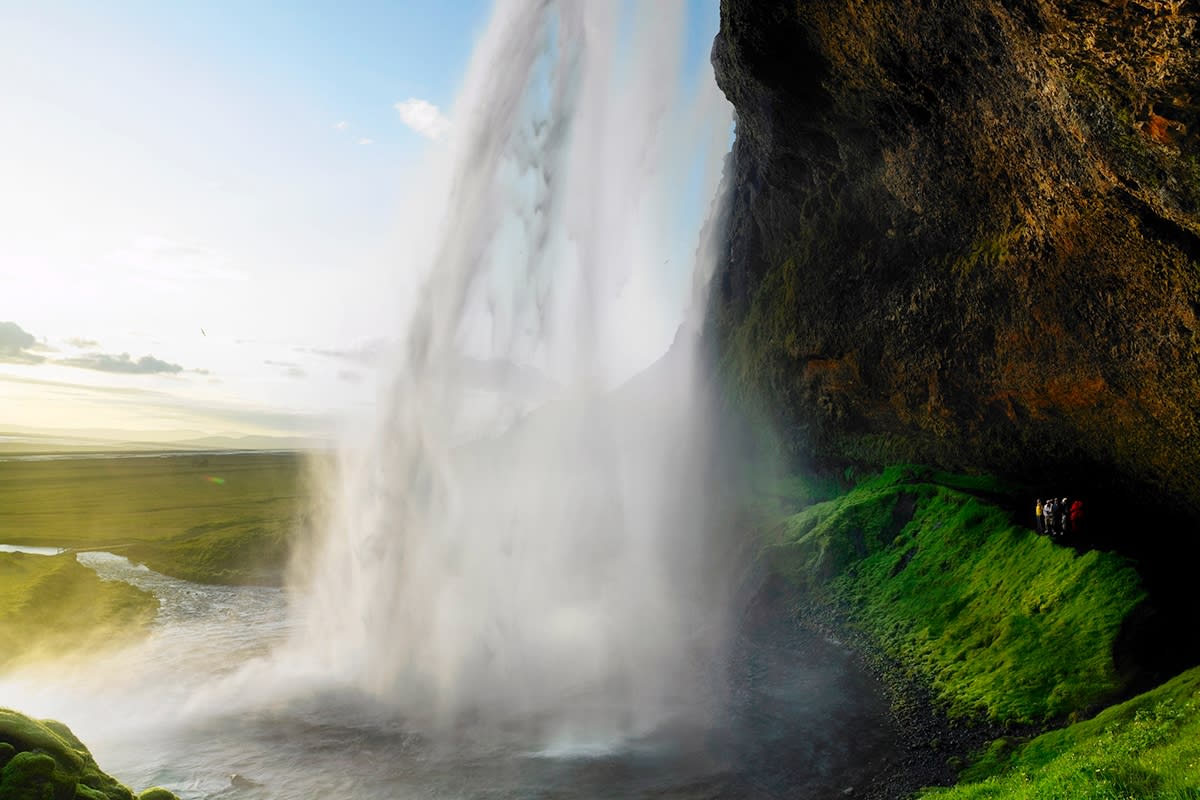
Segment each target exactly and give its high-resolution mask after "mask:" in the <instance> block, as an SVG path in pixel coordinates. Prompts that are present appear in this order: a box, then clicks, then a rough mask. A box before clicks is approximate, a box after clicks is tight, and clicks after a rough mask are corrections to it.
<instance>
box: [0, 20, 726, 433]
mask: <svg viewBox="0 0 1200 800" xmlns="http://www.w3.org/2000/svg"><path fill="white" fill-rule="evenodd" d="M644 1H645V2H651V0H644ZM716 6H717V3H716V0H711V1H710V2H701V1H700V0H695V2H691V3H689V12H690V17H689V24H688V30H687V32H686V36H687V41H686V44H685V47H686V50H685V52H686V56H685V57H686V60H687V62H688V64H689V66H690V67H694V71H695V72H697V73H699V72H702V71H703V70H702V66H703V64H704V63H705V62H706V61H707V57H708V52H709V48H710V46H711V41H712V37H713V35H714V34H715V32H716V28H717V8H716ZM633 8H634V11H635V13H636V6H633ZM489 12H490V4H489V3H487V2H483V0H455V2H446V1H445V0H407V1H404V2H357V3H355V2H337V3H334V2H309V3H298V2H289V3H286V4H285V3H275V2H262V1H253V2H246V0H237V1H236V2H233V1H230V0H210V1H209V2H203V3H199V2H195V3H162V2H157V1H151V0H146V1H145V2H137V1H136V0H115V1H114V2H107V3H102V4H101V3H92V2H87V1H85V0H80V1H76V2H61V1H58V0H42V2H38V3H23V2H15V0H14V1H10V0H0V97H4V98H5V107H4V111H3V114H4V124H3V125H0V175H3V176H4V179H3V181H0V434H4V433H6V432H12V431H39V432H47V433H49V432H56V431H75V432H80V431H86V432H90V433H93V434H96V435H101V434H102V433H104V432H122V433H124V434H126V435H128V436H129V437H130V438H153V437H155V436H159V437H167V438H170V437H177V436H178V435H179V433H180V432H194V433H196V434H205V435H248V434H263V435H289V436H305V437H320V438H324V437H328V436H331V435H333V434H335V433H336V432H337V430H338V428H339V426H340V425H342V424H343V423H344V421H345V420H346V419H348V418H352V417H354V416H355V415H358V414H361V413H363V412H364V411H365V410H367V409H369V408H370V407H371V405H372V403H373V400H374V396H375V387H376V385H377V384H378V382H379V381H380V380H381V374H382V372H384V371H385V370H386V365H385V364H384V363H381V362H382V361H383V359H381V354H383V353H385V352H386V351H387V349H388V346H389V343H394V342H395V340H396V338H397V337H398V336H400V335H401V332H402V330H403V325H402V317H403V315H404V313H405V312H406V309H407V307H408V306H407V303H406V298H411V297H412V296H413V294H414V292H415V291H416V283H417V281H418V280H419V276H418V271H419V270H418V268H417V267H416V266H414V265H413V264H411V263H409V262H407V261H406V260H405V258H404V255H405V252H406V251H405V244H406V241H405V232H404V226H403V225H402V224H400V221H401V220H403V219H404V218H405V217H406V215H407V214H408V213H409V212H410V211H411V210H412V209H413V208H414V207H416V206H419V205H420V203H421V200H422V196H423V193H424V187H423V186H422V185H421V176H422V175H423V174H424V173H423V172H422V165H423V164H424V163H425V162H426V161H427V160H428V159H429V158H430V157H431V154H433V153H436V151H437V149H438V148H440V147H443V146H444V142H445V140H446V138H447V136H448V135H450V133H451V131H452V130H453V120H452V119H450V118H449V115H450V111H449V109H450V108H451V107H452V106H453V103H454V98H455V94H456V90H457V88H458V85H459V82H460V81H461V79H462V77H463V72H464V70H465V68H466V66H467V62H468V59H469V57H470V54H471V51H472V48H473V45H474V43H475V41H476V38H477V37H478V35H479V34H480V33H481V32H482V30H483V28H484V26H485V25H486V22H487V18H488V15H489Z"/></svg>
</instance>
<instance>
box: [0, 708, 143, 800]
mask: <svg viewBox="0 0 1200 800" xmlns="http://www.w3.org/2000/svg"><path fill="white" fill-rule="evenodd" d="M0 744H3V745H7V748H11V751H12V752H13V753H15V754H14V755H12V756H11V758H9V760H8V762H7V763H6V764H5V766H4V768H3V770H0V797H3V798H5V800H10V799H11V800H26V798H28V800H47V799H50V800H70V798H87V800H133V793H132V792H131V791H130V790H129V789H128V788H127V787H126V786H124V785H122V784H121V783H119V782H118V781H116V780H114V779H113V778H112V777H110V776H108V775H106V774H104V773H103V772H102V771H101V770H100V768H99V767H98V766H97V765H96V762H95V760H94V759H93V758H92V755H91V753H89V752H88V750H87V748H86V747H84V746H83V743H82V742H80V741H79V739H78V738H76V737H75V735H74V734H72V733H71V731H70V730H69V729H68V728H67V727H66V726H65V725H63V724H61V723H58V722H53V721H44V722H39V721H37V720H33V719H30V718H29V717H26V716H24V715H23V714H18V713H17V712H15V711H10V710H8V709H0Z"/></svg>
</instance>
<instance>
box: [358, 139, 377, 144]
mask: <svg viewBox="0 0 1200 800" xmlns="http://www.w3.org/2000/svg"><path fill="white" fill-rule="evenodd" d="M358 143H359V144H375V140H374V139H359V140H358Z"/></svg>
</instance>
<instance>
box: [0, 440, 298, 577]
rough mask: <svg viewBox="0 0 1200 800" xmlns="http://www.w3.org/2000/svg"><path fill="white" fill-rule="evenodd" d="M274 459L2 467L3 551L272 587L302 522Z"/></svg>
mask: <svg viewBox="0 0 1200 800" xmlns="http://www.w3.org/2000/svg"><path fill="white" fill-rule="evenodd" d="M304 475H305V462H304V459H303V457H302V456H300V455H296V454H280V453H237V454H194V455H186V456H170V457H165V456H164V457H130V458H64V459H52V460H45V461H17V460H14V461H0V542H3V543H5V544H21V545H43V546H50V547H69V548H74V549H97V550H109V551H112V552H115V553H120V554H122V555H125V556H128V557H129V558H131V559H133V560H134V561H139V562H142V563H145V564H146V565H147V566H149V567H150V568H152V569H154V570H156V571H158V572H162V573H164V574H167V575H172V576H175V577H178V578H185V579H188V580H194V581H199V582H205V583H224V584H246V583H267V584H271V583H279V582H280V581H281V580H282V574H283V566H284V564H285V562H286V560H287V554H288V546H289V542H290V541H291V536H292V534H293V532H294V531H295V530H296V529H297V528H298V527H299V526H301V525H303V524H305V523H306V516H305V513H306V509H307V503H306V497H307V495H306V491H305V489H306V487H305V485H304V480H303V478H304Z"/></svg>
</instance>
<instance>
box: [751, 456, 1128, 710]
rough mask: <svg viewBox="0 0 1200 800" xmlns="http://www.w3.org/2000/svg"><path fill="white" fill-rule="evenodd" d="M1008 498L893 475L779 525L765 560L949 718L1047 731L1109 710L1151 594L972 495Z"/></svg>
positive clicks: (904, 472) (1109, 564)
mask: <svg viewBox="0 0 1200 800" xmlns="http://www.w3.org/2000/svg"><path fill="white" fill-rule="evenodd" d="M947 483H950V484H953V485H956V486H958V487H960V488H950V487H949V486H947V485H945V484H947ZM1000 488H1002V487H999V486H997V485H994V484H992V483H990V482H989V481H988V480H987V479H984V478H970V479H966V478H955V476H946V475H940V474H938V473H934V472H932V471H929V470H923V469H919V468H911V467H907V468H892V469H889V470H887V471H886V472H884V473H883V475H881V476H878V477H875V478H872V479H869V480H866V481H864V482H862V483H860V484H859V485H858V486H857V487H856V488H854V489H853V490H852V491H849V492H848V493H846V494H843V495H841V496H839V497H837V498H836V499H833V500H829V501H826V502H821V503H816V504H814V505H812V506H809V507H808V508H805V509H804V510H802V511H800V512H798V513H795V514H792V515H790V516H787V517H784V518H782V519H778V520H776V521H775V522H774V523H773V524H772V525H770V526H768V534H767V539H768V543H767V547H766V549H765V554H766V556H767V557H768V559H769V561H770V563H771V564H772V565H773V567H774V568H775V569H776V570H777V571H778V572H780V573H781V574H783V575H784V576H785V577H787V578H788V579H789V580H790V581H791V582H792V583H794V584H795V585H797V586H799V587H801V588H802V589H804V590H806V592H807V597H808V598H809V599H810V600H813V601H816V602H821V603H826V604H830V605H832V606H835V607H837V608H840V609H844V610H845V613H846V614H847V616H848V619H849V621H850V623H851V624H852V625H854V626H857V627H859V628H861V629H862V630H864V631H865V632H866V633H867V634H868V635H869V636H870V637H871V638H872V639H873V640H874V641H876V642H877V643H878V644H879V646H880V647H881V648H882V649H883V650H884V652H886V653H887V654H889V655H890V656H892V657H893V658H895V659H896V660H897V661H898V662H899V663H901V664H904V665H906V666H907V667H908V668H909V669H911V670H912V671H913V672H914V673H915V674H916V675H917V676H918V677H920V678H921V679H922V680H924V681H925V682H927V683H928V684H929V685H930V686H931V687H932V688H933V691H934V694H935V696H936V698H937V699H938V700H939V701H940V702H941V703H942V704H944V706H945V710H946V712H947V713H948V714H949V715H950V716H951V717H960V718H978V717H981V716H982V717H986V718H988V719H989V720H991V721H994V722H999V723H1045V722H1048V721H1051V720H1054V719H1059V718H1062V717H1064V716H1065V715H1068V714H1071V713H1076V712H1081V711H1084V710H1086V709H1088V708H1091V707H1094V706H1096V705H1097V704H1101V703H1103V702H1105V701H1107V700H1110V699H1111V698H1112V697H1113V696H1114V695H1115V694H1116V693H1117V692H1119V691H1120V690H1121V689H1122V688H1123V686H1124V679H1123V677H1122V676H1121V675H1118V674H1117V672H1116V670H1115V667H1114V664H1113V661H1112V651H1113V644H1114V642H1115V640H1116V637H1117V634H1118V633H1119V631H1120V628H1121V624H1122V622H1123V620H1124V619H1125V617H1126V616H1127V615H1128V614H1129V612H1130V611H1132V610H1133V609H1134V608H1135V607H1136V606H1137V605H1138V603H1140V602H1141V600H1142V599H1143V597H1144V594H1143V591H1142V589H1141V587H1140V583H1139V579H1138V577H1137V575H1136V573H1135V572H1134V570H1133V569H1132V568H1131V567H1130V566H1129V565H1128V564H1126V563H1125V562H1124V561H1123V560H1121V559H1120V558H1117V557H1115V556H1112V555H1110V554H1106V553H1101V552H1089V553H1087V554H1084V555H1080V554H1077V553H1076V552H1075V551H1073V550H1071V549H1068V548H1064V547H1061V546H1058V545H1057V544H1055V543H1054V542H1052V541H1051V540H1050V539H1048V538H1045V537H1039V536H1038V535H1037V534H1036V533H1034V532H1033V531H1031V530H1029V529H1027V528H1025V527H1022V526H1018V525H1014V524H1013V523H1012V521H1011V520H1010V518H1009V516H1008V515H1007V514H1006V513H1005V512H1004V511H1002V510H1001V509H999V508H998V507H996V506H994V505H991V504H990V503H988V502H986V501H984V500H981V499H979V498H978V497H976V496H974V494H972V493H985V494H986V493H991V492H994V491H998V490H999V489H1000ZM963 489H966V490H968V491H969V492H972V493H968V491H963Z"/></svg>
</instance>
